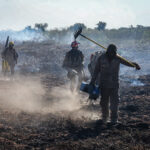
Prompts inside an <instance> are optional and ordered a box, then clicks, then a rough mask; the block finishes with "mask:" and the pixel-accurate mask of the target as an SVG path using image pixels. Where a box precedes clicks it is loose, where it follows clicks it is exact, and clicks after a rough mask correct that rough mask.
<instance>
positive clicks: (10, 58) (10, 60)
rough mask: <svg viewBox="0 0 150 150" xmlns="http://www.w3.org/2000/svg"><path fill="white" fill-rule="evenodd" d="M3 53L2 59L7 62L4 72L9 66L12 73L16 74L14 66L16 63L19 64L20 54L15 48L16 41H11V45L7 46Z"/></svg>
mask: <svg viewBox="0 0 150 150" xmlns="http://www.w3.org/2000/svg"><path fill="white" fill-rule="evenodd" d="M1 55H2V59H3V60H4V62H5V66H4V67H3V68H4V69H3V71H4V74H5V73H6V70H7V69H8V68H10V71H11V75H13V74H14V68H15V65H16V64H17V59H18V54H17V52H16V50H15V49H14V43H13V42H9V47H7V48H6V49H5V50H4V51H3V52H2V54H1ZM6 66H7V67H6ZM5 69H6V70H5Z"/></svg>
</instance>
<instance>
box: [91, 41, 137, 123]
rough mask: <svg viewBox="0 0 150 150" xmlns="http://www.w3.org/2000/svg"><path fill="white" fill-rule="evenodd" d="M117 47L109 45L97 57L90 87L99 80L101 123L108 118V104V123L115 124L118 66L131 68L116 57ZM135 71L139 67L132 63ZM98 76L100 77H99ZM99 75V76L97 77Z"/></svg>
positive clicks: (117, 101)
mask: <svg viewBox="0 0 150 150" xmlns="http://www.w3.org/2000/svg"><path fill="white" fill-rule="evenodd" d="M116 54H117V47H116V46H115V45H114V44H110V45H109V46H108V48H107V50H106V52H104V53H102V54H101V56H99V58H98V60H97V63H96V66H95V69H94V74H93V76H92V79H91V82H90V85H91V86H92V85H94V84H95V81H96V80H97V77H98V78H99V86H100V91H101V101H100V105H101V108H102V121H103V123H106V122H107V121H108V117H109V103H110V121H111V123H113V124H115V123H117V121H118V104H119V96H118V89H119V69H120V64H123V65H126V66H129V67H133V66H131V64H129V63H128V62H126V61H124V60H122V59H120V58H119V57H117V56H116ZM132 63H133V64H134V65H135V66H136V69H137V70H140V66H139V65H138V64H137V63H135V62H132ZM99 74H100V75H99ZM98 75H99V76H98Z"/></svg>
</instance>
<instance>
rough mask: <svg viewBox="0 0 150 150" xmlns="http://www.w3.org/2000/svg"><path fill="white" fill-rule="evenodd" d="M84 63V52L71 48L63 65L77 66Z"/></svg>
mask: <svg viewBox="0 0 150 150" xmlns="http://www.w3.org/2000/svg"><path fill="white" fill-rule="evenodd" d="M82 65H83V54H82V52H81V51H79V50H70V51H69V52H67V54H66V57H65V60H64V63H63V66H66V67H70V68H76V67H81V66H82Z"/></svg>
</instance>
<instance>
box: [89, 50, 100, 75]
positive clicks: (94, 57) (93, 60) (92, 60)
mask: <svg viewBox="0 0 150 150" xmlns="http://www.w3.org/2000/svg"><path fill="white" fill-rule="evenodd" d="M101 55H102V52H100V51H97V52H95V53H93V54H91V58H90V63H89V64H88V70H89V72H90V74H91V76H92V75H93V73H94V69H95V66H96V63H97V60H98V58H99V57H100V56H101Z"/></svg>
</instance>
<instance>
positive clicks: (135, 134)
mask: <svg viewBox="0 0 150 150" xmlns="http://www.w3.org/2000/svg"><path fill="white" fill-rule="evenodd" d="M0 49H1V51H2V49H3V46H2V45H0ZM16 49H17V51H18V53H19V60H18V65H17V68H16V70H17V72H19V73H20V74H23V75H25V76H26V77H27V76H28V75H29V74H30V73H31V74H33V75H36V74H38V73H41V74H43V76H42V79H41V80H42V85H43V86H44V88H45V91H46V95H44V97H43V99H46V100H47V101H49V100H53V99H52V98H49V95H48V93H49V92H50V91H51V88H52V87H55V86H56V87H57V86H60V85H63V84H64V81H66V78H65V76H66V74H65V72H64V71H63V69H62V67H61V66H62V61H63V58H64V55H65V52H66V51H68V50H69V49H70V47H69V46H68V45H65V46H64V45H63V46H61V45H57V44H54V43H50V42H44V43H34V42H25V43H22V44H20V45H16ZM94 49H95V47H89V48H87V47H85V48H83V50H84V51H83V53H84V54H85V57H86V58H85V62H86V64H87V63H88V62H89V58H90V54H91V51H92V50H94ZM95 50H96V49H95ZM148 60H149V59H148ZM143 61H144V60H143ZM147 64H148V63H147ZM144 66H145V64H144ZM147 66H148V65H147ZM148 68H149V66H148ZM47 73H51V75H49V74H47ZM127 73H129V72H127ZM46 74H47V75H46ZM62 78H65V79H62ZM139 80H140V81H141V82H142V83H144V86H131V85H130V83H129V82H128V81H122V82H121V84H120V85H121V86H120V108H119V121H120V123H119V124H117V125H115V126H111V125H110V124H108V125H107V126H103V125H102V124H101V123H100V121H99V119H100V106H99V101H97V102H96V103H95V104H94V105H91V104H88V103H86V102H85V103H84V102H83V103H82V105H81V107H80V108H79V109H77V110H72V111H71V110H69V111H67V110H66V111H57V112H49V113H41V112H40V111H35V112H34V111H33V112H28V111H23V110H19V111H18V110H16V108H13V110H12V109H8V108H7V107H6V106H5V107H4V106H3V103H2V102H1V99H0V150H15V149H16V150H22V149H27V150H28V149H40V150H42V149H43V150H45V149H47V150H84V149H85V150H99V149H100V150H101V149H102V150H103V149H104V150H128V149H129V150H147V149H150V75H147V76H141V77H139ZM24 82H25V81H24ZM7 84H8V85H7ZM7 84H6V83H5V81H1V80H0V93H2V94H3V93H5V92H6V93H7V89H9V88H10V87H11V83H9V82H7ZM29 85H31V84H29ZM21 88H23V87H22V86H21ZM32 88H33V89H34V88H35V87H32ZM32 88H30V89H31V90H33V89H32ZM23 89H24V88H23ZM18 90H19V89H18ZM19 91H20V90H19ZM13 92H14V91H13ZM21 92H22V91H21ZM29 94H30V93H29ZM0 96H1V94H0ZM18 96H19V95H18ZM83 96H84V97H85V95H83ZM0 98H1V97H0ZM19 98H20V97H19ZM19 98H18V100H19ZM21 98H22V97H21ZM9 99H10V98H9ZM13 100H15V99H14V98H12V101H13ZM23 100H25V101H26V99H25V98H24V99H23ZM83 101H84V99H83ZM27 102H29V100H28V101H27ZM45 105H46V104H45ZM49 107H50V108H51V106H49ZM62 107H63V106H62ZM86 113H88V114H86ZM78 114H80V115H79V116H80V117H78ZM95 114H96V118H95V117H93V116H94V115H95ZM97 115H98V116H99V117H98V118H97Z"/></svg>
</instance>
